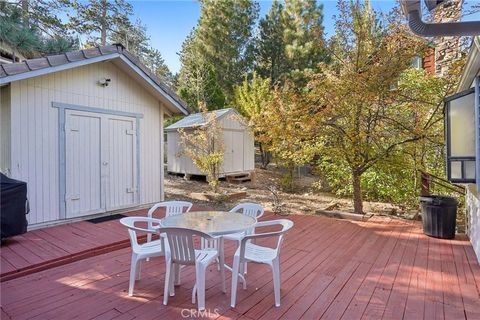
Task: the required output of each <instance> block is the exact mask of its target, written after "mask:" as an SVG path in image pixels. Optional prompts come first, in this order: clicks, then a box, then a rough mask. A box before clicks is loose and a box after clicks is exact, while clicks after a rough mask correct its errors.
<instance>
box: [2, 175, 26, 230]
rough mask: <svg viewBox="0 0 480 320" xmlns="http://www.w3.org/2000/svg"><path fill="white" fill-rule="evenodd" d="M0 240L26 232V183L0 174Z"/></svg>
mask: <svg viewBox="0 0 480 320" xmlns="http://www.w3.org/2000/svg"><path fill="white" fill-rule="evenodd" d="M0 192H1V194H0V214H1V226H0V232H1V238H2V239H5V238H8V237H12V236H15V235H18V234H22V233H25V232H27V225H28V222H27V218H26V216H25V215H26V214H27V213H28V210H29V209H28V203H27V183H26V182H22V181H18V180H14V179H10V178H8V177H7V176H5V175H4V174H2V173H0Z"/></svg>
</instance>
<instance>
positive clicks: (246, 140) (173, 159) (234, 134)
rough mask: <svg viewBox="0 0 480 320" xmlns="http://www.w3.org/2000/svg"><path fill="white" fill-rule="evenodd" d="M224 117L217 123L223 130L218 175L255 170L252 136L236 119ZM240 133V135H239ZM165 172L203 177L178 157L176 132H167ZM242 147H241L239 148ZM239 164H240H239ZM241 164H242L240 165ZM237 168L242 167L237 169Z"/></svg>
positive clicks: (190, 161) (187, 161)
mask: <svg viewBox="0 0 480 320" xmlns="http://www.w3.org/2000/svg"><path fill="white" fill-rule="evenodd" d="M236 117H237V115H231V116H225V117H224V118H222V119H221V120H220V121H219V125H220V126H221V127H222V128H223V134H224V147H225V157H224V162H223V164H222V167H221V173H220V175H221V176H223V175H228V174H233V173H242V172H249V171H253V170H254V169H255V163H254V162H255V147H254V141H253V134H252V133H251V131H250V130H249V129H248V128H246V127H245V126H244V125H243V124H242V123H241V122H240V121H239V120H240V119H237V118H236ZM239 133H241V134H239ZM167 143H168V147H167V171H168V172H173V173H182V174H191V175H204V173H202V172H200V171H199V170H198V168H197V167H196V166H195V165H194V164H193V162H192V160H191V159H190V158H188V157H185V156H181V157H178V156H177V155H178V154H179V152H180V151H181V150H180V147H181V146H180V137H179V134H178V133H177V132H176V131H168V132H167ZM240 146H242V147H240ZM239 162H240V164H239ZM242 162H243V163H242ZM239 167H242V168H241V169H239Z"/></svg>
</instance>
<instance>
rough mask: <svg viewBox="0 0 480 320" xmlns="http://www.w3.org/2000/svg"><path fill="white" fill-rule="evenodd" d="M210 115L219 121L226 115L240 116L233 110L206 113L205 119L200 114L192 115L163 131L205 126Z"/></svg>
mask: <svg viewBox="0 0 480 320" xmlns="http://www.w3.org/2000/svg"><path fill="white" fill-rule="evenodd" d="M211 114H215V115H216V117H217V119H221V118H223V117H225V116H226V115H228V114H237V115H240V114H239V113H238V112H237V110H235V109H233V108H227V109H220V110H214V111H210V112H207V117H203V116H202V114H201V113H194V114H191V115H189V116H187V117H185V118H183V119H181V120H179V121H177V122H175V123H174V124H171V125H169V126H168V127H166V128H165V131H174V130H177V129H180V128H193V127H198V126H203V125H205V124H207V122H208V119H209V116H210V115H211Z"/></svg>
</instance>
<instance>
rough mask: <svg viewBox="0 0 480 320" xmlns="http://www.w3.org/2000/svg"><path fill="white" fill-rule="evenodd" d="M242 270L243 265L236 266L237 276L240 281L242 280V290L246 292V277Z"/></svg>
mask: <svg viewBox="0 0 480 320" xmlns="http://www.w3.org/2000/svg"><path fill="white" fill-rule="evenodd" d="M243 268H245V263H240V264H239V266H238V274H240V275H241V277H240V279H241V280H242V287H243V290H247V275H246V274H244V273H243Z"/></svg>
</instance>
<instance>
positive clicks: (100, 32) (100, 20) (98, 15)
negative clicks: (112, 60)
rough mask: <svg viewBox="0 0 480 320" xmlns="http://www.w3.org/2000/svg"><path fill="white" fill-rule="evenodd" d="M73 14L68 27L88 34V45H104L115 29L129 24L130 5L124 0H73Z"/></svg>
mask: <svg viewBox="0 0 480 320" xmlns="http://www.w3.org/2000/svg"><path fill="white" fill-rule="evenodd" d="M72 7H73V9H74V10H75V15H70V16H69V17H70V22H69V27H70V28H72V29H73V30H75V31H77V32H79V33H81V34H86V35H87V36H88V45H91V46H96V45H106V44H107V40H108V39H109V38H110V37H111V36H112V34H113V33H114V32H115V31H116V30H121V29H122V28H123V29H124V28H127V27H128V26H129V24H130V20H129V17H130V15H131V14H132V10H133V9H132V5H131V4H129V3H128V2H126V1H125V0H114V1H108V0H89V1H88V2H87V3H84V2H80V1H78V0H73V2H72Z"/></svg>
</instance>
